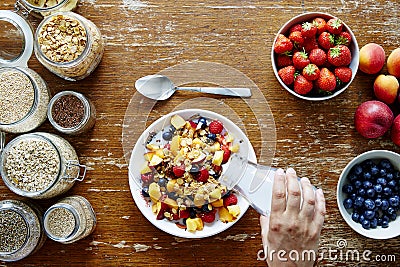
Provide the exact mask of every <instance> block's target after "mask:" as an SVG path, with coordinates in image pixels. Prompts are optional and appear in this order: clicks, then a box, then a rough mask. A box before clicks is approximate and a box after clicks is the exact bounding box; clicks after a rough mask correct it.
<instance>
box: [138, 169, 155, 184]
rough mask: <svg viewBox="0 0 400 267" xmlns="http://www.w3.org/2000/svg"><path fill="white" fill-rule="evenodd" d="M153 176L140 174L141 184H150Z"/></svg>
mask: <svg viewBox="0 0 400 267" xmlns="http://www.w3.org/2000/svg"><path fill="white" fill-rule="evenodd" d="M153 177H154V176H153V174H152V173H151V172H149V173H145V174H142V175H141V176H140V178H141V179H142V181H143V183H147V184H149V183H151V182H152V181H153Z"/></svg>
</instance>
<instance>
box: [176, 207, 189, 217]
mask: <svg viewBox="0 0 400 267" xmlns="http://www.w3.org/2000/svg"><path fill="white" fill-rule="evenodd" d="M189 217H190V212H189V210H188V209H186V210H179V218H182V219H186V218H189Z"/></svg>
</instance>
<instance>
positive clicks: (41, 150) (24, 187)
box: [0, 132, 86, 199]
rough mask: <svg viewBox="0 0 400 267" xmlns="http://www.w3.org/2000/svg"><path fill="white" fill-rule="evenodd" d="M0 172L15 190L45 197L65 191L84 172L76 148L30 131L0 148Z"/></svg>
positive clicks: (81, 178)
mask: <svg viewBox="0 0 400 267" xmlns="http://www.w3.org/2000/svg"><path fill="white" fill-rule="evenodd" d="M0 174H1V177H2V179H3V181H4V183H5V185H6V186H7V187H8V188H9V189H10V190H11V191H13V192H14V193H16V194H18V195H21V196H24V197H29V198H34V199H47V198H52V197H55V196H58V195H60V194H63V193H65V192H66V191H68V190H69V189H70V188H71V187H72V186H73V185H74V183H75V182H76V181H82V180H83V179H84V177H85V175H86V166H85V165H81V164H80V163H79V159H78V155H77V154H76V152H75V149H74V148H73V147H72V146H71V144H70V143H68V141H66V140H65V139H64V138H62V137H60V136H57V135H54V134H50V133H42V132H37V133H30V134H24V135H20V136H18V137H16V138H14V139H13V140H11V141H10V142H9V143H8V144H7V145H6V146H5V147H4V149H3V151H2V154H1V159H0Z"/></svg>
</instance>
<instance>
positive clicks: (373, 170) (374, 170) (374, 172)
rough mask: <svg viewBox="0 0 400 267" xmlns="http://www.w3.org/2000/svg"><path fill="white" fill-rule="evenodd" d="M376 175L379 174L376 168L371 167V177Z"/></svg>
mask: <svg viewBox="0 0 400 267" xmlns="http://www.w3.org/2000/svg"><path fill="white" fill-rule="evenodd" d="M378 173H379V169H378V167H376V166H372V167H371V174H372V175H373V176H375V175H377V174H378Z"/></svg>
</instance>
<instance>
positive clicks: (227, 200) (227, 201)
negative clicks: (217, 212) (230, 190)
mask: <svg viewBox="0 0 400 267" xmlns="http://www.w3.org/2000/svg"><path fill="white" fill-rule="evenodd" d="M237 202H238V199H237V197H236V196H235V195H234V194H229V195H227V196H226V197H224V206H225V207H228V206H230V205H236V204H237Z"/></svg>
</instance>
